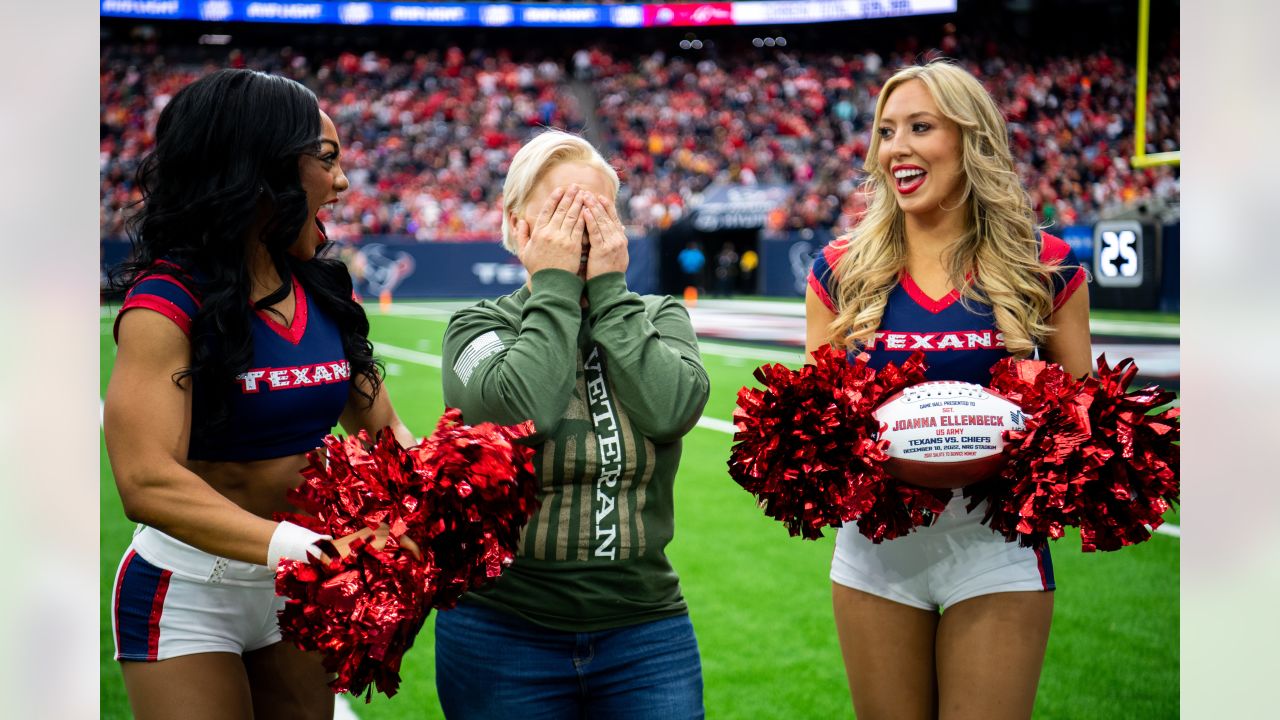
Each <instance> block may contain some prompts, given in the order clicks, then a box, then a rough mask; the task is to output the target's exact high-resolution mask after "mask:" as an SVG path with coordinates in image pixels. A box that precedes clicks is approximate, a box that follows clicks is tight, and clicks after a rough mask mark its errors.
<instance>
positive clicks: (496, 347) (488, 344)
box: [453, 330, 506, 385]
mask: <svg viewBox="0 0 1280 720" xmlns="http://www.w3.org/2000/svg"><path fill="white" fill-rule="evenodd" d="M505 347H506V346H505V345H503V344H502V339H501V338H499V337H498V333H496V332H494V331H492V330H490V331H489V332H487V333H485V334H483V335H481V336H479V337H477V338H476V339H475V340H472V341H471V344H470V345H467V348H466V349H465V350H463V351H462V354H461V355H459V356H458V361H457V362H455V363H454V364H453V372H454V373H456V374H457V375H458V379H459V380H461V381H462V384H463V385H466V384H467V383H468V382H470V381H471V373H473V372H475V369H476V366H477V365H479V364H480V361H481V360H484V359H485V358H487V357H489V356H490V355H493V354H494V353H497V352H499V351H501V350H502V349H503V348H505Z"/></svg>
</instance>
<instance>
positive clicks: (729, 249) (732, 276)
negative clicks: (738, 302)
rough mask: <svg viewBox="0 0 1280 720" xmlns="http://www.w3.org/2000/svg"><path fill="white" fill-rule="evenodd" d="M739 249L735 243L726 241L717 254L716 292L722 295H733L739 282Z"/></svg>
mask: <svg viewBox="0 0 1280 720" xmlns="http://www.w3.org/2000/svg"><path fill="white" fill-rule="evenodd" d="M738 261H739V258H738V251H737V250H736V249H735V248H734V247H733V243H731V242H726V243H725V244H724V245H723V246H721V248H720V252H719V254H717V255H716V294H717V295H719V296H720V297H729V296H731V295H733V291H734V286H736V285H737V284H738Z"/></svg>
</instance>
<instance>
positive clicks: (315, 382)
mask: <svg viewBox="0 0 1280 720" xmlns="http://www.w3.org/2000/svg"><path fill="white" fill-rule="evenodd" d="M193 284H194V283H184V282H183V281H182V279H180V278H178V277H174V276H172V275H167V274H152V275H146V276H144V277H143V278H142V279H141V280H139V281H138V282H136V283H135V284H134V286H133V287H132V288H131V289H130V290H129V292H128V294H127V295H126V296H125V301H124V304H123V305H122V306H121V308H120V315H119V316H118V317H117V318H116V327H117V329H118V328H119V323H120V317H123V316H124V313H126V312H127V311H129V310H131V309H133V308H147V309H150V310H154V311H156V312H159V313H160V314H162V315H164V316H165V317H167V318H169V319H170V320H173V322H174V323H175V324H176V325H177V326H178V327H179V328H181V329H182V330H183V332H185V333H186V334H187V337H191V331H192V319H193V318H194V317H195V315H196V311H197V310H198V309H199V308H200V300H199V299H198V298H197V297H196V295H195V293H193V292H192V290H191V288H190V286H191V285H193ZM293 291H294V297H295V310H294V314H293V322H292V324H290V325H289V326H287V327H286V326H285V325H283V324H282V323H280V322H278V321H276V319H275V318H273V317H272V316H271V315H269V314H268V313H266V312H264V311H261V310H258V311H255V312H254V314H253V315H254V316H253V359H252V362H251V363H250V367H249V369H248V370H247V371H245V372H243V373H241V374H240V375H239V376H238V377H237V378H236V380H235V381H234V382H232V383H228V384H227V385H225V386H223V387H221V388H211V387H203V386H202V385H201V384H200V383H198V382H197V383H196V384H195V385H194V386H193V388H192V409H191V415H192V418H191V426H192V432H191V443H190V446H189V449H188V453H187V457H188V458H190V459H192V460H229V461H247V460H264V459H268V458H276V457H285V456H288V455H296V454H298V453H304V452H308V451H310V450H313V449H315V448H317V447H319V446H320V443H321V440H322V439H323V438H324V436H325V435H326V434H328V433H329V431H330V430H331V429H332V428H333V426H334V424H335V423H336V422H337V420H338V417H339V416H340V415H341V414H342V410H343V408H345V407H346V404H347V398H348V392H349V390H350V386H351V365H350V363H349V362H348V361H347V358H346V355H345V354H344V352H343V349H342V338H341V336H340V335H339V333H338V327H337V325H336V324H335V323H334V322H333V320H331V319H330V318H329V317H328V316H327V315H325V314H324V313H323V312H320V310H319V309H318V308H316V307H314V306H313V305H312V304H310V303H309V302H308V300H307V294H306V292H305V291H304V290H303V288H302V285H301V283H299V282H298V281H297V279H296V278H295V279H294V281H293ZM215 392H219V393H225V394H226V396H227V398H228V400H229V408H230V418H229V421H228V422H227V423H225V424H224V426H223V429H221V430H219V431H216V432H215V431H210V430H208V429H202V428H206V423H205V422H203V420H204V416H205V415H206V414H207V413H208V412H209V411H208V408H209V404H210V396H211V394H212V393H215Z"/></svg>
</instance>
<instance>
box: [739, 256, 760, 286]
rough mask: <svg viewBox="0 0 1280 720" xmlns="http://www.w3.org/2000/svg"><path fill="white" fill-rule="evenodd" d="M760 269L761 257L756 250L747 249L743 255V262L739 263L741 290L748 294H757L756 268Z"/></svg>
mask: <svg viewBox="0 0 1280 720" xmlns="http://www.w3.org/2000/svg"><path fill="white" fill-rule="evenodd" d="M758 267H760V255H758V254H757V253H756V251H755V250H752V249H751V248H747V249H746V250H745V251H744V252H743V253H742V260H740V261H739V262H738V270H739V273H740V274H739V275H738V281H739V289H740V290H742V292H745V293H748V294H755V292H756V268H758Z"/></svg>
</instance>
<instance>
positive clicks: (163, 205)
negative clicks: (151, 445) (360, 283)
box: [110, 69, 382, 432]
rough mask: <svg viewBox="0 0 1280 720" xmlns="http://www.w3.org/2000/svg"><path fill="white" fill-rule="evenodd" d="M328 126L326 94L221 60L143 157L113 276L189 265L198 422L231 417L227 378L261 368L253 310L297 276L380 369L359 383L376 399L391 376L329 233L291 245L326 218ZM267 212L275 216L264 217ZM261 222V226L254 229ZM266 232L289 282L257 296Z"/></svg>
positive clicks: (359, 357)
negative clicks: (315, 213)
mask: <svg viewBox="0 0 1280 720" xmlns="http://www.w3.org/2000/svg"><path fill="white" fill-rule="evenodd" d="M320 135H321V128H320V105H319V103H318V102H317V101H316V96H315V94H314V93H312V92H311V91H310V90H309V89H307V88H306V87H305V86H303V85H301V84H300V83H297V82H295V81H293V80H290V79H288V78H284V77H280V76H277V75H269V74H266V73H261V72H256V71H253V70H230V69H228V70H219V71H217V72H214V73H212V74H210V75H207V76H205V77H203V78H201V79H199V80H196V81H195V82H193V83H191V84H190V85H187V86H186V87H184V88H182V89H181V90H179V91H178V92H177V93H175V94H174V96H173V98H172V100H170V101H169V103H168V105H166V106H165V108H164V110H163V111H161V113H160V118H159V120H158V121H157V124H156V132H155V138H156V144H155V148H154V150H152V152H151V153H150V154H149V155H148V156H147V157H146V158H144V159H143V161H142V163H141V164H140V165H139V167H138V176H137V182H138V186H139V188H140V189H141V191H142V201H141V208H140V210H139V211H138V212H137V213H136V214H135V215H134V216H133V217H132V218H130V220H129V223H128V225H127V229H128V233H129V238H130V240H131V242H132V244H133V251H134V254H133V257H132V259H131V260H129V261H127V262H125V263H123V264H121V265H119V266H117V267H116V268H115V269H114V270H113V272H112V273H111V275H110V284H111V287H112V289H114V290H125V289H127V288H128V287H129V286H131V285H132V284H133V283H134V282H136V281H137V280H138V279H139V278H140V277H142V276H143V275H154V274H169V275H180V276H182V279H183V282H184V283H186V284H187V285H189V286H192V289H193V290H195V291H196V293H197V297H199V298H200V300H201V307H200V309H199V311H198V312H197V313H196V316H195V318H193V323H192V331H191V348H192V362H191V366H190V367H188V368H184V369H183V370H181V371H179V372H178V373H177V374H176V375H175V376H174V382H178V383H181V382H182V381H183V380H184V379H186V378H192V379H193V380H194V381H195V382H196V386H197V387H202V388H207V389H209V390H210V391H209V392H202V393H200V394H201V395H202V396H204V398H205V399H206V401H207V403H208V405H207V407H208V410H209V413H208V415H207V419H206V418H202V419H201V420H202V422H201V424H202V425H204V427H201V428H196V427H193V428H192V431H193V432H195V431H196V430H197V429H202V430H217V429H220V428H222V427H223V426H224V425H225V423H226V421H227V418H228V414H229V407H228V405H227V401H226V394H225V393H223V392H220V391H218V390H217V388H222V387H225V385H226V384H227V383H230V382H232V381H234V379H235V376H236V375H237V374H239V373H242V372H245V371H246V370H248V369H249V366H250V362H251V359H252V357H253V332H252V321H253V311H254V310H257V309H264V308H267V307H269V306H271V305H274V304H275V303H277V302H279V301H281V300H283V299H284V298H286V297H288V295H289V291H290V289H291V288H292V283H293V278H295V277H296V278H297V279H298V281H299V282H300V283H301V285H302V287H303V288H304V289H305V290H306V292H307V295H308V296H309V300H310V301H311V302H314V303H315V304H316V306H318V307H319V309H321V310H322V311H323V312H325V313H326V314H327V315H328V316H329V317H331V318H332V319H333V320H334V322H335V323H336V324H337V326H338V331H339V334H340V335H341V337H342V349H343V350H344V352H345V354H346V357H347V361H348V362H349V363H350V364H351V372H352V378H353V379H354V380H358V379H359V378H361V377H363V378H365V379H367V380H368V388H369V390H367V391H366V390H365V389H364V388H361V387H360V385H359V383H356V384H355V385H354V387H355V388H356V391H357V392H358V393H359V394H360V395H361V396H363V397H364V399H365V400H366V401H367V402H369V403H372V402H373V398H374V396H375V395H376V394H377V392H378V390H379V388H380V387H381V384H382V373H381V369H380V367H379V363H377V361H375V359H374V357H373V346H372V345H371V344H370V343H369V339H368V335H369V320H368V318H367V317H366V316H365V313H364V309H363V308H361V307H360V305H359V304H358V303H356V302H355V300H354V299H353V297H352V283H351V276H350V274H349V273H348V272H347V268H346V266H345V265H343V264H342V263H341V262H339V261H338V260H335V259H331V258H327V257H322V255H321V253H323V252H324V251H325V250H326V249H328V247H329V246H328V243H326V244H325V245H324V246H322V247H321V250H320V251H319V252H317V253H316V257H315V258H313V259H311V260H307V261H305V262H304V261H301V260H298V259H297V258H295V257H293V256H292V255H290V254H289V252H288V248H289V247H290V246H291V245H293V243H294V242H296V241H297V239H298V235H299V233H300V232H301V231H302V228H303V226H304V225H305V224H306V223H311V222H317V223H318V222H319V221H318V220H316V219H314V218H313V217H309V215H310V211H309V208H308V206H307V194H306V191H305V190H304V189H303V187H302V183H301V179H300V174H299V168H298V160H299V158H300V157H302V156H303V155H308V154H309V155H313V156H318V155H319V154H320V152H321V146H320ZM262 214H266V215H267V218H266V221H265V223H264V224H262V225H260V226H257V225H255V220H260V219H261V215H262ZM254 227H261V231H260V232H259V233H257V234H256V236H251V234H253V233H252V230H253V228H254ZM320 230H321V232H322V233H323V228H320ZM255 243H261V244H262V246H264V247H265V248H266V250H267V254H268V255H269V256H270V258H271V263H272V265H273V266H274V267H275V269H276V272H277V273H279V275H280V279H281V284H280V287H278V288H276V289H275V290H273V291H272V292H271V293H270V294H268V295H267V296H266V297H264V298H262V299H261V300H258V301H257V302H256V303H250V302H249V297H250V294H249V293H250V290H251V286H252V278H251V277H250V273H249V258H250V257H251V255H250V253H251V252H252V250H251V248H252V246H253V244H255ZM160 260H164V261H168V262H163V263H158V264H157V261H160ZM170 263H172V264H170ZM175 266H176V267H175ZM203 414H204V413H202V415H203ZM194 421H195V420H194V419H193V422H194Z"/></svg>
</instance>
